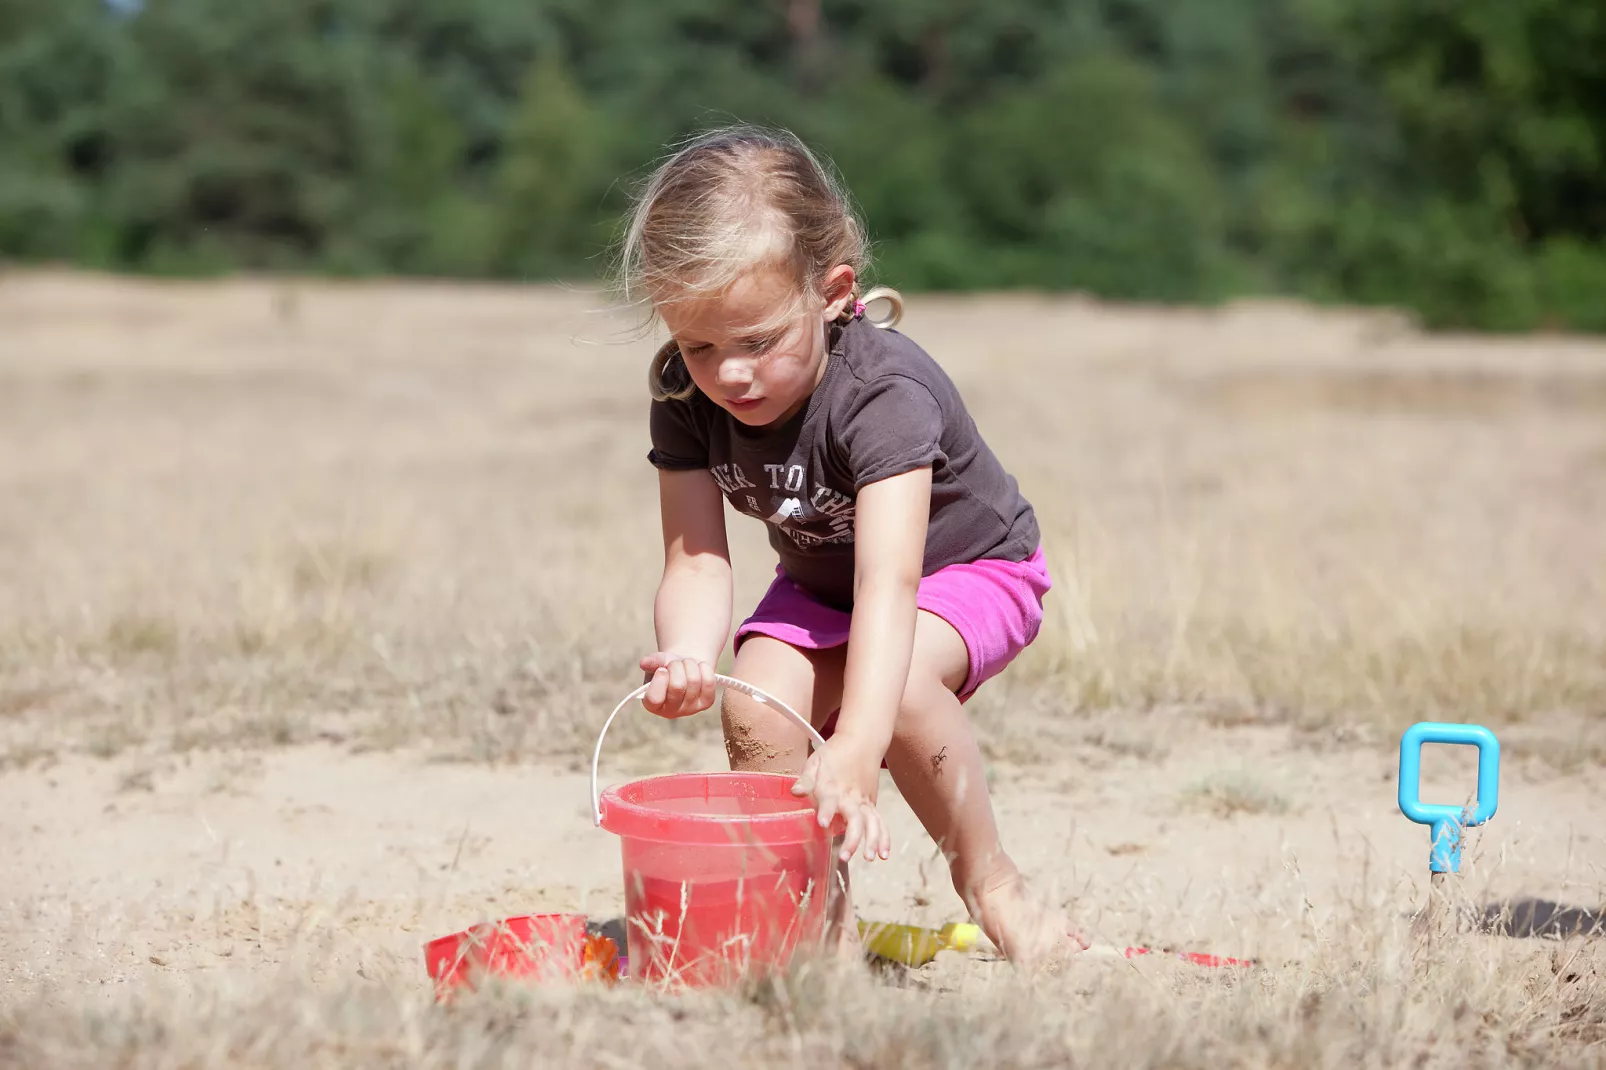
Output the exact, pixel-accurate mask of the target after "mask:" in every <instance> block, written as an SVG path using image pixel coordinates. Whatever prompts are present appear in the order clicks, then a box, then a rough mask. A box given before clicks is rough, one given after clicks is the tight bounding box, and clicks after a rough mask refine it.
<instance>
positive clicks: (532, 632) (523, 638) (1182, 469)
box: [0, 275, 1606, 762]
mask: <svg viewBox="0 0 1606 1070" xmlns="http://www.w3.org/2000/svg"><path fill="white" fill-rule="evenodd" d="M281 289H282V288H281V287H276V286H274V285H270V284H261V283H252V282H239V283H229V284H220V285H211V286H206V285H158V284H148V283H127V282H121V281H100V280H87V279H82V278H72V277H54V276H27V275H23V276H15V277H8V278H7V280H6V281H5V283H4V285H3V286H0V324H4V326H3V327H0V331H3V332H4V338H5V345H4V346H3V347H0V489H3V491H4V502H5V505H4V506H3V507H0V591H4V592H5V594H4V595H3V596H0V711H4V712H3V715H0V739H3V741H4V747H5V750H6V752H7V753H8V754H11V755H12V757H11V758H10V759H9V760H10V761H12V762H16V761H17V760H19V759H18V757H17V755H18V754H19V753H20V752H24V751H27V750H28V749H29V748H30V747H36V746H37V738H38V735H39V733H40V727H39V726H40V725H43V724H51V725H54V726H62V725H68V726H71V730H70V731H68V732H66V733H58V731H57V730H56V729H53V730H52V732H51V734H52V736H53V737H58V738H54V739H53V745H55V746H58V747H59V746H69V747H78V748H83V749H89V750H92V751H94V752H96V753H103V754H110V753H116V752H117V751H119V750H120V749H122V748H125V747H127V746H131V745H143V744H147V743H151V742H155V743H157V744H160V745H171V746H174V747H178V748H193V747H198V746H200V747H204V746H212V745H216V744H217V743H219V742H231V743H232V742H235V741H238V740H240V739H242V738H245V739H255V740H257V741H259V742H261V743H262V744H264V745H279V744H283V743H287V742H299V741H305V740H309V739H315V738H350V737H360V738H361V739H363V740H364V741H366V743H367V744H369V745H379V746H391V745H395V744H398V743H402V742H410V741H418V740H420V739H427V740H432V741H436V742H437V743H438V744H439V745H440V746H442V747H443V748H446V749H449V750H453V751H455V752H457V753H460V754H462V755H463V756H465V757H470V758H475V759H497V760H500V759H511V758H519V757H523V756H529V755H533V754H547V755H559V754H568V755H572V754H576V753H578V752H580V751H581V750H583V749H584V747H585V745H586V743H587V740H588V737H589V727H588V726H589V724H590V719H591V716H592V714H593V712H594V711H595V709H596V708H597V707H598V706H599V705H601V704H603V703H605V702H607V701H608V700H609V699H610V698H612V697H613V696H615V695H617V694H618V693H620V692H621V691H622V690H624V689H627V688H628V685H629V684H630V682H631V677H632V673H631V669H630V666H631V665H632V664H633V662H634V659H635V657H636V654H637V652H638V650H639V649H640V648H642V646H643V644H644V643H646V642H648V641H649V639H650V617H649V613H650V605H649V602H650V590H651V585H652V582H653V579H654V569H655V555H656V550H655V549H654V546H655V535H654V534H653V530H652V529H653V523H654V516H655V507H654V504H653V481H652V474H651V471H650V469H649V468H648V467H647V466H646V464H645V462H644V460H643V456H642V455H643V453H644V450H645V448H646V441H645V426H644V420H643V418H642V416H643V413H642V409H643V406H644V401H643V399H642V398H640V397H638V396H637V394H636V391H635V389H634V387H633V386H631V385H630V384H632V383H634V382H635V379H636V372H637V371H639V363H640V360H639V358H640V352H641V347H640V346H639V345H637V346H633V347H630V346H615V345H613V344H611V343H613V342H615V341H617V340H618V339H619V338H621V337H623V334H624V324H623V322H622V321H620V320H615V319H612V318H610V317H608V316H604V315H598V314H596V313H595V312H594V311H592V306H591V305H590V303H589V301H588V299H587V296H586V295H565V294H562V293H555V292H539V291H523V290H516V289H514V290H509V289H494V288H486V289H467V288H453V287H444V286H443V287H431V286H412V287H406V288H403V287H385V286H333V285H331V286H311V285H309V286H305V287H297V290H298V296H297V299H296V300H295V301H294V302H292V303H290V304H289V305H286V304H285V303H284V302H282V301H279V300H277V295H278V294H279V292H280V290H281ZM287 308H288V309H289V311H288V312H286V309H287ZM909 324H910V328H909V329H910V330H911V331H913V332H915V333H916V334H917V336H918V337H919V338H920V339H921V340H922V341H923V342H925V343H926V344H927V345H928V347H929V348H930V349H931V350H932V351H933V353H934V354H935V355H936V356H938V357H939V359H941V360H942V361H943V362H944V363H945V365H946V366H947V367H948V368H949V369H950V370H951V372H952V374H953V375H954V376H955V378H956V379H957V380H958V381H959V382H960V385H961V387H962V389H964V391H965V393H966V395H967V397H968V398H969V399H970V400H971V403H972V406H973V408H974V410H975V412H976V415H977V418H978V421H979V422H980V423H981V425H982V427H983V429H984V431H985V433H986V434H987V435H988V436H989V438H990V439H991V440H992V441H993V442H994V444H995V445H996V447H997V449H998V450H999V452H1000V453H1001V454H1002V455H1003V457H1004V458H1005V460H1006V462H1007V463H1008V464H1009V465H1010V467H1011V468H1012V469H1013V470H1014V471H1015V472H1016V473H1017V474H1018V475H1019V477H1020V479H1021V480H1022V483H1023V484H1024V486H1025V488H1026V490H1027V492H1028V494H1029V495H1030V496H1031V498H1032V499H1033V501H1034V502H1035V504H1036V505H1037V507H1038V510H1039V513H1040V515H1041V517H1042V521H1043V526H1044V529H1045V532H1046V536H1047V546H1048V549H1049V552H1050V554H1051V559H1052V564H1053V567H1054V569H1055V572H1056V575H1057V577H1058V582H1059V587H1058V591H1057V593H1056V595H1055V596H1054V599H1053V602H1052V608H1051V616H1050V619H1049V621H1048V622H1047V624H1046V626H1045V634H1044V637H1043V639H1042V640H1041V641H1040V643H1039V644H1038V646H1037V647H1036V648H1034V649H1033V650H1032V651H1031V652H1030V653H1029V655H1028V656H1027V657H1026V658H1024V659H1023V661H1022V664H1021V666H1020V667H1019V670H1018V672H1017V673H1016V674H1015V675H1014V676H1013V678H1012V679H1011V681H1010V683H1009V684H1008V685H1007V686H1004V687H999V688H995V689H994V690H993V691H991V692H990V693H988V694H986V695H984V696H983V698H982V699H981V700H980V701H979V702H978V704H977V708H978V710H979V711H981V713H982V716H983V717H984V719H988V720H990V721H992V723H993V725H994V727H995V729H996V730H997V731H1000V732H1007V731H1008V728H1009V725H1011V724H1014V723H1018V718H1015V717H1013V716H1011V717H996V716H991V717H990V716H989V715H990V714H996V713H997V712H998V711H999V710H1000V709H1002V708H1003V707H1004V706H1005V705H1007V706H1009V707H1010V708H1011V709H1019V708H1022V707H1028V708H1030V707H1037V708H1043V709H1053V710H1055V711H1060V710H1063V709H1064V708H1066V707H1071V708H1075V709H1106V708H1130V707H1134V706H1137V707H1154V706H1162V705H1164V706H1178V705H1180V706H1184V707H1191V708H1196V709H1198V710H1200V711H1201V712H1202V713H1204V714H1205V715H1206V716H1209V717H1212V718H1215V719H1217V720H1218V721H1220V722H1221V723H1238V722H1244V721H1263V720H1274V721H1276V720H1282V721H1289V722H1292V723H1296V724H1299V725H1302V726H1307V727H1318V728H1326V727H1329V726H1332V725H1350V726H1353V725H1356V724H1376V725H1382V726H1389V727H1395V726H1398V725H1400V724H1402V723H1404V722H1407V721H1409V720H1413V719H1417V718H1421V717H1437V716H1445V717H1452V718H1456V719H1470V720H1483V721H1488V722H1492V723H1505V722H1510V721H1519V720H1522V719H1525V718H1530V717H1534V716H1544V715H1549V714H1552V713H1557V712H1569V711H1570V712H1572V713H1574V714H1595V713H1598V712H1600V711H1601V710H1603V709H1606V618H1603V617H1602V615H1601V614H1600V613H1599V611H1598V610H1599V606H1600V605H1601V604H1602V601H1603V600H1606V543H1603V542H1602V540H1601V539H1600V538H1599V532H1600V531H1601V530H1603V529H1606V523H1603V522H1606V469H1603V468H1602V466H1601V465H1600V464H1599V462H1598V458H1599V457H1600V456H1601V455H1602V451H1603V450H1606V421H1603V420H1601V419H1599V416H1600V408H1599V405H1598V404H1596V402H1595V400H1593V399H1598V398H1599V397H1600V396H1601V395H1602V393H1603V391H1606V387H1603V385H1602V384H1603V383H1606V370H1603V366H1606V359H1603V358H1606V346H1594V345H1592V344H1589V343H1582V342H1578V343H1560V342H1548V343H1522V342H1513V341H1500V342H1487V341H1475V340H1464V339H1463V340H1452V341H1439V340H1430V339H1423V338H1420V337H1417V336H1414V335H1412V334H1410V333H1408V332H1402V331H1400V330H1398V329H1392V330H1389V331H1379V330H1378V329H1377V328H1376V327H1375V326H1374V325H1373V322H1372V321H1371V320H1368V319H1365V318H1362V317H1343V316H1317V315H1312V314H1309V313H1306V312H1302V311H1299V310H1297V309H1282V308H1279V307H1275V306H1272V307H1261V308H1255V307H1244V308H1239V309H1231V310H1228V311H1226V312H1222V313H1183V312H1174V313H1157V312H1152V311H1117V310H1105V309H1099V308H1094V307H1088V306H1083V305H1079V304H1077V303H1074V302H1058V303H1055V302H1042V303H1037V302H1032V301H1029V300H1025V299H1010V300H1003V299H991V300H990V301H948V302H931V301H925V302H916V303H915V304H914V306H913V307H912V310H911V315H910V319H909ZM632 369H635V370H634V371H633V370H632ZM736 538H737V542H738V554H739V561H738V564H739V567H742V572H741V576H740V580H741V592H740V596H739V601H740V603H741V604H743V605H745V604H747V603H748V602H750V601H751V599H752V598H753V597H754V596H755V595H756V592H757V590H758V589H759V584H761V583H762V582H763V579H764V574H765V566H764V564H763V557H764V549H763V547H762V542H761V536H760V534H759V533H758V532H756V531H752V530H747V529H746V528H745V527H743V528H739V529H738V530H737V532H736ZM660 730H661V729H660ZM680 730H683V731H684V730H689V731H699V730H700V729H699V728H691V729H684V728H683V729H680ZM625 731H626V736H627V737H628V736H629V734H630V733H632V732H634V733H635V734H636V735H635V738H637V739H641V738H643V737H642V736H641V734H640V728H639V726H636V725H634V724H632V725H629V726H626V729H625ZM62 737H64V738H62Z"/></svg>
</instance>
